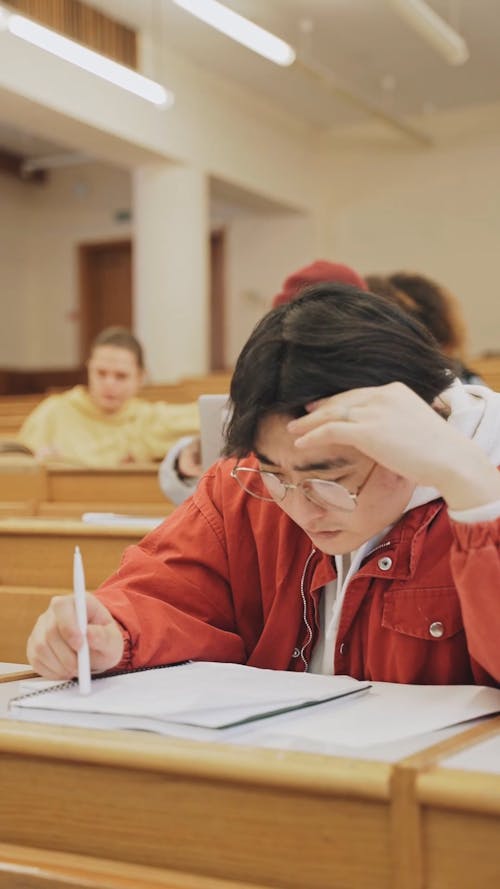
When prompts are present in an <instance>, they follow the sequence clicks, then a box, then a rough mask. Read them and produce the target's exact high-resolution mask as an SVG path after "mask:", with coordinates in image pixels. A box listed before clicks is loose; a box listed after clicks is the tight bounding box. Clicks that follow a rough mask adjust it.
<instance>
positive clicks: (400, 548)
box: [310, 499, 446, 590]
mask: <svg viewBox="0 0 500 889" xmlns="http://www.w3.org/2000/svg"><path fill="white" fill-rule="evenodd" d="M445 508H446V507H445V503H444V501H443V500H441V499H439V500H432V501H431V502H430V503H425V504H424V505H423V506H419V507H416V508H415V509H412V510H411V511H410V512H406V513H405V514H404V515H403V516H402V517H401V518H400V519H399V521H398V522H396V524H395V525H393V527H392V528H391V529H390V531H388V532H387V534H386V535H385V537H384V538H383V539H382V540H381V541H380V543H378V544H377V545H376V546H375V547H374V548H373V550H371V551H370V552H368V553H367V554H366V556H365V559H364V561H363V563H362V564H361V567H360V569H359V571H358V574H363V575H365V576H368V577H387V576H388V572H387V569H385V570H384V568H381V567H380V564H379V563H380V560H381V559H382V558H390V559H391V560H392V566H391V568H390V577H391V579H392V580H406V579H408V578H410V577H412V576H413V575H414V574H415V571H416V569H417V565H418V562H419V559H420V556H421V554H422V551H423V548H424V544H425V531H426V529H427V528H428V526H429V525H430V524H431V522H432V521H433V520H434V519H435V518H436V516H437V515H439V514H440V513H441V512H443V510H444V509H445ZM334 578H335V568H334V565H333V564H332V558H331V556H328V555H326V554H325V553H319V554H318V559H317V561H315V563H314V568H313V569H312V574H311V584H310V589H311V590H316V589H318V588H319V587H322V586H325V584H327V583H329V582H330V581H331V580H333V579H334Z"/></svg>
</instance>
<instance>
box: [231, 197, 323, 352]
mask: <svg viewBox="0 0 500 889" xmlns="http://www.w3.org/2000/svg"><path fill="white" fill-rule="evenodd" d="M226 242H227V265H226V296H227V331H226V334H227V335H226V361H227V363H228V364H229V365H234V363H235V361H236V358H237V357H238V354H239V352H240V350H241V347H242V346H243V344H244V343H245V341H246V339H247V337H248V335H249V334H250V331H251V330H252V328H253V327H254V325H255V324H256V323H257V321H259V320H260V318H261V317H262V315H263V314H264V313H265V312H267V311H268V309H270V308H271V300H272V298H273V296H275V294H276V293H278V292H279V291H280V290H281V285H282V283H283V280H284V279H285V278H286V277H288V275H290V274H291V273H292V272H294V271H296V270H297V269H299V268H300V267H301V266H303V265H305V264H306V263H308V262H311V261H312V260H313V259H316V258H317V257H316V256H315V253H314V232H313V226H312V222H311V220H310V219H309V218H308V217H305V216H301V215H298V214H296V215H295V214H294V215H286V216H285V215H283V216H281V215H276V216H271V217H263V216H257V215H248V216H240V217H236V218H233V220H232V221H231V223H230V224H229V225H227V226H226Z"/></svg>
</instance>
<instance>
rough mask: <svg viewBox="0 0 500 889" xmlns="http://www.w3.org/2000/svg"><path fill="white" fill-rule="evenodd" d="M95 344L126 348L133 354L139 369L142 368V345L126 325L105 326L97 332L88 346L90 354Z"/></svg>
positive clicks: (95, 346)
mask: <svg viewBox="0 0 500 889" xmlns="http://www.w3.org/2000/svg"><path fill="white" fill-rule="evenodd" d="M97 346H115V347H116V348H117V349H126V350H127V352H132V355H135V358H136V361H137V366H138V368H139V370H144V353H143V350H142V346H141V344H140V342H139V340H138V339H137V337H135V336H134V334H133V333H131V332H130V330H128V329H127V328H126V327H105V328H104V330H101V332H100V333H98V334H97V336H96V338H95V339H94V340H93V342H92V345H91V346H90V354H91V355H92V353H93V351H94V349H96V348H97Z"/></svg>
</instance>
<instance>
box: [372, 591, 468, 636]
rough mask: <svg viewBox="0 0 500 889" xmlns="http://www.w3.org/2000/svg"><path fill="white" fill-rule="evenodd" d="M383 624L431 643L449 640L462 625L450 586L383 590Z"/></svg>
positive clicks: (458, 607)
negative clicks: (384, 591)
mask: <svg viewBox="0 0 500 889" xmlns="http://www.w3.org/2000/svg"><path fill="white" fill-rule="evenodd" d="M382 626H383V627H385V628H386V629H388V630H394V631H396V632H397V633H402V634H404V635H405V636H413V637H414V638H415V639H427V640H429V641H431V642H439V641H440V640H443V639H450V638H451V637H452V636H456V635H457V633H460V632H461V631H463V628H464V625H463V620H462V612H461V609H460V602H459V600H458V596H457V594H456V591H455V589H454V587H449V586H448V587H434V588H433V589H431V590H429V589H425V590H421V589H414V590H408V589H404V590H403V589H401V590H394V589H392V590H390V591H388V592H386V593H384V603H383V607H382Z"/></svg>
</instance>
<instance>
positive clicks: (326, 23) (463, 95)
mask: <svg viewBox="0 0 500 889" xmlns="http://www.w3.org/2000/svg"><path fill="white" fill-rule="evenodd" d="M225 2H226V5H228V6H230V7H231V8H232V9H234V10H235V11H237V12H240V13H241V14H243V15H245V16H247V17H248V18H250V19H252V20H253V21H254V22H256V23H257V24H260V25H262V26H263V27H265V28H267V29H269V30H271V31H273V32H274V33H275V34H277V35H279V36H280V37H282V38H284V39H285V40H287V41H288V42H289V43H291V44H292V45H293V46H294V47H295V48H296V49H297V50H298V51H299V54H300V56H301V58H303V59H304V60H306V61H310V62H311V63H312V65H313V66H317V67H318V66H319V67H320V68H321V69H322V71H323V73H325V72H326V75H327V80H328V84H329V85H328V84H327V83H326V82H325V80H321V79H317V78H315V77H313V76H311V75H310V74H308V73H307V72H306V71H304V70H303V68H302V67H301V66H300V65H298V64H296V65H293V66H292V67H290V68H280V67H278V66H277V65H273V64H272V63H271V62H267V61H266V60H265V59H262V58H260V57H259V56H257V55H255V54H254V53H252V52H251V51H249V50H247V49H245V48H244V47H241V46H239V45H238V44H236V43H234V42H233V41H231V40H229V39H228V38H226V37H224V36H223V35H221V34H219V33H217V32H216V31H214V30H213V29H212V28H210V27H209V26H207V25H204V24H203V23H202V22H200V21H198V20H197V19H195V18H193V16H191V15H189V14H188V13H186V12H185V11H183V10H182V9H180V8H179V7H177V6H176V5H175V4H174V3H173V2H172V0H92V5H93V6H95V7H97V8H99V9H101V10H102V11H104V12H106V13H108V14H109V15H110V16H112V17H114V18H116V19H118V20H120V21H122V22H124V23H126V24H129V25H131V26H132V27H134V28H136V29H138V30H140V31H141V32H143V33H144V35H145V37H146V39H148V38H149V39H150V38H151V35H152V34H153V35H154V38H155V40H156V48H155V50H154V52H153V62H154V59H155V58H156V57H157V54H159V53H161V52H162V48H165V49H166V50H168V49H172V50H174V51H175V52H177V53H181V54H183V55H186V56H187V57H189V58H190V59H192V60H193V61H194V62H195V63H196V64H198V65H200V66H202V67H205V68H207V69H208V70H210V71H212V72H214V73H217V74H218V75H221V76H222V77H225V78H227V79H229V80H231V81H233V82H239V83H240V84H242V85H243V86H246V87H248V88H250V89H252V90H253V91H254V92H255V93H257V94H260V95H262V96H263V97H265V98H266V99H267V100H270V101H272V102H273V103H275V104H276V105H277V106H278V107H280V108H282V109H284V110H286V111H288V112H290V113H292V114H294V115H296V116H298V117H300V118H302V119H303V120H305V121H307V122H310V123H311V124H314V125H319V126H321V127H324V128H328V129H330V128H331V129H332V130H336V129H338V128H340V127H343V126H346V125H349V124H352V123H356V122H358V121H364V120H366V119H367V114H368V116H369V115H370V112H369V110H367V109H369V108H370V107H373V108H377V107H378V108H381V109H382V110H383V111H385V112H387V113H388V114H389V115H392V116H394V117H396V118H403V119H407V118H408V117H409V116H413V115H420V114H424V115H431V114H437V113H439V112H440V111H442V110H447V109H457V108H462V107H466V106H473V105H476V104H482V103H485V102H494V101H498V100H500V51H499V47H500V0H428V2H429V5H430V6H432V8H433V9H434V10H435V11H436V12H437V13H438V14H439V15H441V16H442V17H443V18H445V19H446V20H447V21H449V22H450V23H452V24H453V25H454V26H458V29H459V31H460V32H461V33H462V35H463V36H464V37H465V39H466V41H467V44H468V46H469V50H470V59H469V60H468V61H467V62H466V63H465V65H463V66H460V67H453V66H450V65H448V64H447V62H446V61H444V59H443V58H442V57H441V56H440V55H438V54H437V53H436V51H435V50H434V49H433V48H432V47H430V46H429V45H428V43H426V42H425V41H424V40H423V39H422V37H421V36H419V35H418V34H417V33H416V32H415V31H414V30H413V29H412V28H410V26H409V25H408V24H407V23H406V22H405V21H404V20H403V19H401V17H400V16H399V15H398V14H397V13H396V12H395V10H394V8H393V7H392V6H391V3H390V0H225ZM304 21H305V22H306V23H307V24H308V26H309V30H310V33H309V34H307V33H304V30H303V29H302V24H303V23H304ZM164 58H165V59H167V60H168V55H167V54H165V57H164ZM167 68H168V63H167ZM337 87H338V88H339V89H337ZM340 90H342V91H343V96H342V95H341V94H340ZM349 97H351V98H349ZM353 99H354V100H356V101H354V100H353ZM357 100H361V106H360V103H359V102H358V101H357ZM363 103H364V108H363V107H362V106H363ZM419 126H420V127H421V128H422V129H425V120H424V121H423V123H421V124H419ZM2 147H3V148H6V149H9V150H12V151H17V152H19V153H20V154H23V155H25V156H26V155H33V154H36V155H39V154H44V153H50V152H53V151H54V150H56V149H57V146H54V145H52V144H51V143H50V141H48V142H40V140H37V139H35V140H30V136H29V134H26V133H16V132H15V131H13V130H9V128H5V127H2V126H1V122H0V148H2Z"/></svg>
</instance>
